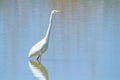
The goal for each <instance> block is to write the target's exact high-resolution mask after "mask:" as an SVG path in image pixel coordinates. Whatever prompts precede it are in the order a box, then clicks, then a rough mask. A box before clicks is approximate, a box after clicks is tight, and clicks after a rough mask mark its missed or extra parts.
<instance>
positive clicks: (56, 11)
mask: <svg viewBox="0 0 120 80" xmlns="http://www.w3.org/2000/svg"><path fill="white" fill-rule="evenodd" d="M52 12H53V13H61V11H59V10H52Z"/></svg>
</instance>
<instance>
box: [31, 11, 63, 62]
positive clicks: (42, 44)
mask: <svg viewBox="0 0 120 80" xmlns="http://www.w3.org/2000/svg"><path fill="white" fill-rule="evenodd" d="M59 12H61V11H58V10H52V12H51V14H50V19H49V25H48V29H47V32H46V35H45V37H44V38H43V39H42V40H41V41H39V42H38V43H36V44H35V45H34V46H33V47H32V48H31V50H30V52H29V57H30V58H31V57H33V56H38V57H37V60H38V61H39V58H40V60H41V55H42V54H43V53H44V52H45V51H46V50H47V49H48V42H49V36H50V30H51V26H52V18H53V14H54V13H59Z"/></svg>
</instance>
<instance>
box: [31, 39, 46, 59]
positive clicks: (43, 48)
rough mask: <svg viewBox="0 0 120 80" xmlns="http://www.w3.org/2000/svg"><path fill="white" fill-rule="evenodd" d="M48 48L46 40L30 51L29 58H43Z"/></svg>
mask: <svg viewBox="0 0 120 80" xmlns="http://www.w3.org/2000/svg"><path fill="white" fill-rule="evenodd" d="M47 48H48V42H47V40H46V39H45V38H43V39H42V40H41V41H39V42H38V43H36V44H35V45H34V46H33V47H32V49H31V50H30V53H29V57H33V56H41V55H42V54H43V53H44V52H45V51H46V50H47Z"/></svg>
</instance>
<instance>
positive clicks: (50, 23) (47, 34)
mask: <svg viewBox="0 0 120 80" xmlns="http://www.w3.org/2000/svg"><path fill="white" fill-rule="evenodd" d="M53 14H54V12H51V14H50V19H49V25H48V29H47V32H46V35H45V37H46V39H47V40H49V36H50V30H51V26H52V17H53Z"/></svg>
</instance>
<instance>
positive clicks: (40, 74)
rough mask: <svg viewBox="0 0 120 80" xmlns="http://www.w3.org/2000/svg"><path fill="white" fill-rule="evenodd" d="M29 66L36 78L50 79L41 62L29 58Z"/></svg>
mask: <svg viewBox="0 0 120 80" xmlns="http://www.w3.org/2000/svg"><path fill="white" fill-rule="evenodd" d="M29 67H30V69H31V71H32V73H33V74H34V76H35V77H36V78H38V79H39V80H48V72H47V70H46V68H45V67H44V66H43V65H42V63H41V62H35V61H32V60H29Z"/></svg>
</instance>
